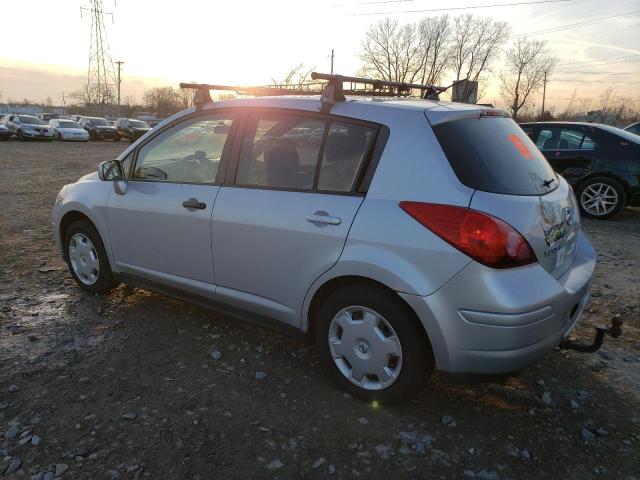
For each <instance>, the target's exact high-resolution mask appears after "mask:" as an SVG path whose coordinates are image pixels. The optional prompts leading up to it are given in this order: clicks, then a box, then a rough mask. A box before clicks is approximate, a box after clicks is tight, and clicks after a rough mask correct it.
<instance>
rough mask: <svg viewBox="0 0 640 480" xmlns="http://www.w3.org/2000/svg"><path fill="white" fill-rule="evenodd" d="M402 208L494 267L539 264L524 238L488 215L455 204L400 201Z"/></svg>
mask: <svg viewBox="0 0 640 480" xmlns="http://www.w3.org/2000/svg"><path fill="white" fill-rule="evenodd" d="M400 208H402V209H403V210H404V211H405V212H407V213H408V214H409V215H411V216H412V217H413V218H414V219H416V220H417V221H418V222H420V223H421V224H422V225H424V226H425V227H427V228H428V229H429V230H431V231H432V232H433V233H435V234H436V235H438V236H439V237H440V238H442V239H443V240H444V241H445V242H447V243H449V244H451V245H452V246H454V247H455V248H457V249H458V250H460V251H461V252H462V253H464V254H466V255H468V256H470V257H471V258H473V259H474V260H477V261H478V262H480V263H482V264H484V265H487V266H488V267H492V268H512V267H520V266H522V265H528V264H530V263H535V262H536V261H537V259H536V256H535V254H534V253H533V250H531V247H530V246H529V243H527V241H526V240H525V239H524V237H523V236H522V235H521V234H520V233H518V231H517V230H516V229H515V228H513V227H512V226H511V225H509V224H508V223H505V222H503V221H502V220H500V219H498V218H496V217H493V216H491V215H488V214H486V213H482V212H478V211H476V210H470V209H468V208H463V207H454V206H452V205H440V204H435V203H421V202H400Z"/></svg>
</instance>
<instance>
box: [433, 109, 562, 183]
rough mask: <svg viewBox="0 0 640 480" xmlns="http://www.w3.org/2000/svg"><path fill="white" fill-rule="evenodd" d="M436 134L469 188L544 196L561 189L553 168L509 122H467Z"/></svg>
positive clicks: (438, 127)
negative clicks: (558, 187)
mask: <svg viewBox="0 0 640 480" xmlns="http://www.w3.org/2000/svg"><path fill="white" fill-rule="evenodd" d="M433 130H434V132H435V134H436V137H437V139H438V142H439V143H440V146H441V147H442V149H443V151H444V153H445V155H446V156H447V159H448V160H449V163H450V164H451V167H452V168H453V171H454V172H455V174H456V176H457V177H458V179H459V180H460V181H461V182H462V183H463V184H465V185H466V186H468V187H470V188H474V189H476V190H482V191H485V192H492V193H503V194H509V195H542V194H545V193H548V192H550V191H551V190H554V189H555V188H557V186H558V179H557V177H556V174H555V172H554V171H553V168H551V166H550V165H549V163H548V162H547V160H546V159H545V158H544V156H543V155H542V154H541V153H540V151H539V150H538V148H537V147H536V145H535V144H534V143H533V142H532V141H531V139H530V138H529V137H528V136H527V135H526V134H525V132H523V131H522V129H521V128H520V127H519V126H518V125H517V124H516V123H515V122H514V121H513V120H511V119H510V118H504V117H498V118H496V117H480V118H466V119H462V120H455V121H452V122H446V123H442V124H438V125H435V126H434V127H433Z"/></svg>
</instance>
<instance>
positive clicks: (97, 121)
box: [91, 118, 109, 127]
mask: <svg viewBox="0 0 640 480" xmlns="http://www.w3.org/2000/svg"><path fill="white" fill-rule="evenodd" d="M91 125H95V126H97V127H106V126H108V125H109V123H108V122H107V121H106V120H105V119H104V118H92V119H91Z"/></svg>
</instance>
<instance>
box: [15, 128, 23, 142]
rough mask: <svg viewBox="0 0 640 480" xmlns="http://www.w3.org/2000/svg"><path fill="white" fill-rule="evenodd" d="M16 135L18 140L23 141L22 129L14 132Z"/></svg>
mask: <svg viewBox="0 0 640 480" xmlns="http://www.w3.org/2000/svg"><path fill="white" fill-rule="evenodd" d="M16 136H17V137H18V140H19V141H20V142H24V140H25V138H24V135H23V134H22V130H18V133H17V134H16Z"/></svg>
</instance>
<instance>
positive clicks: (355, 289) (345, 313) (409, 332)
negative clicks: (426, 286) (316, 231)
mask: <svg viewBox="0 0 640 480" xmlns="http://www.w3.org/2000/svg"><path fill="white" fill-rule="evenodd" d="M315 333H316V341H317V343H318V351H319V353H320V358H321V360H322V362H323V364H324V366H325V368H326V369H327V371H328V372H329V374H330V376H331V378H332V379H333V380H334V381H335V382H336V383H338V385H340V386H341V387H342V388H343V389H344V390H346V391H347V392H349V393H350V394H352V395H354V396H356V397H358V398H361V399H363V400H365V401H378V402H380V403H384V404H392V403H397V402H400V401H403V400H406V399H408V398H410V397H412V396H413V395H415V394H417V393H419V392H420V391H421V390H423V389H424V387H425V386H426V384H427V382H428V380H429V374H430V372H431V371H432V370H433V364H434V362H433V355H432V352H431V347H430V344H429V340H428V338H427V337H426V335H425V333H424V331H423V330H422V328H421V326H420V325H419V324H418V321H417V319H415V316H414V315H413V312H411V311H410V310H409V307H408V306H407V305H405V304H403V302H402V301H401V300H400V299H399V298H397V296H396V295H395V294H393V293H392V292H388V291H386V290H384V289H383V288H379V287H375V286H369V285H351V286H348V287H345V288H341V289H339V290H336V291H334V292H333V293H332V294H331V295H330V296H329V297H328V298H327V299H326V300H325V301H324V303H323V304H322V306H321V307H320V308H319V310H318V312H317V317H316V322H315Z"/></svg>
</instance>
